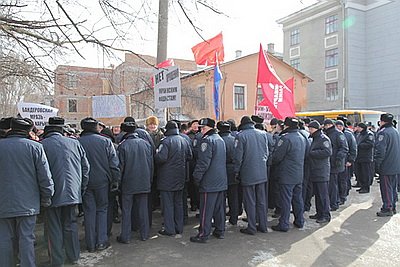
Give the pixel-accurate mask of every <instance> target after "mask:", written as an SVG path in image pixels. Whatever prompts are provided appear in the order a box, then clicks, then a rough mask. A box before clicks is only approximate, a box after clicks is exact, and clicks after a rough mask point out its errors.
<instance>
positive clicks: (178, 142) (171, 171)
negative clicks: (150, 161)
mask: <svg viewBox="0 0 400 267" xmlns="http://www.w3.org/2000/svg"><path fill="white" fill-rule="evenodd" d="M191 159H192V150H191V148H190V143H189V142H188V141H187V140H186V139H185V138H184V137H182V136H181V135H179V132H178V129H172V130H168V131H167V132H166V133H165V138H164V139H163V140H161V143H160V146H159V147H158V149H157V153H156V155H155V161H156V164H157V179H158V184H157V188H158V189H159V190H162V191H178V190H182V189H183V187H184V185H185V181H186V178H187V170H188V165H187V162H188V161H189V160H191Z"/></svg>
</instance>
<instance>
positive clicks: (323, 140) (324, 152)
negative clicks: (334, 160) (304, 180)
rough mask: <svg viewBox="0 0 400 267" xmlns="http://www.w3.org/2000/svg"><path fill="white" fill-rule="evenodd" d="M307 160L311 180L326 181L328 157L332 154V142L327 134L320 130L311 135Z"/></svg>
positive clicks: (327, 178) (328, 168)
mask: <svg viewBox="0 0 400 267" xmlns="http://www.w3.org/2000/svg"><path fill="white" fill-rule="evenodd" d="M311 137H312V143H311V146H310V152H309V153H308V159H309V160H308V162H309V166H310V181H311V182H328V181H329V174H330V169H331V163H330V157H331V155H332V144H331V140H330V139H329V137H328V136H326V135H325V134H324V133H322V130H318V131H316V132H314V133H313V134H312V135H311Z"/></svg>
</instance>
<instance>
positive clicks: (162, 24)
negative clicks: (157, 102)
mask: <svg viewBox="0 0 400 267" xmlns="http://www.w3.org/2000/svg"><path fill="white" fill-rule="evenodd" d="M167 47H168V0H159V1H158V39H157V64H159V63H161V62H163V61H165V60H167ZM156 116H157V117H158V119H159V120H160V125H165V124H166V122H167V120H168V108H167V109H156Z"/></svg>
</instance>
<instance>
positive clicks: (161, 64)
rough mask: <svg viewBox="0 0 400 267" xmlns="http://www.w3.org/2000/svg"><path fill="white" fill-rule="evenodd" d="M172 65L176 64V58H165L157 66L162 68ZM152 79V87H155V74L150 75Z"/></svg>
mask: <svg viewBox="0 0 400 267" xmlns="http://www.w3.org/2000/svg"><path fill="white" fill-rule="evenodd" d="M171 66H175V62H174V60H173V59H167V60H164V61H163V62H161V63H158V64H157V65H156V68H159V69H161V68H166V67H171ZM150 81H151V88H154V76H153V75H152V76H151V77H150Z"/></svg>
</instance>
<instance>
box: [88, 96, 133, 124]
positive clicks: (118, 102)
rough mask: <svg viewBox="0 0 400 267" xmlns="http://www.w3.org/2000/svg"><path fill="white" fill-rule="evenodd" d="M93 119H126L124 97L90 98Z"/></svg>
mask: <svg viewBox="0 0 400 267" xmlns="http://www.w3.org/2000/svg"><path fill="white" fill-rule="evenodd" d="M92 111H93V115H92V116H93V118H117V117H126V98H125V96H124V95H103V96H93V97H92Z"/></svg>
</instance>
